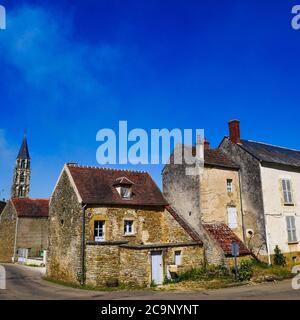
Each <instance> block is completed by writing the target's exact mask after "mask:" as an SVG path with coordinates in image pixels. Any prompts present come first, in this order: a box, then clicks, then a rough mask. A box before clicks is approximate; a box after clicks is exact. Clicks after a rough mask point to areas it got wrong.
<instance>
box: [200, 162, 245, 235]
mask: <svg viewBox="0 0 300 320" xmlns="http://www.w3.org/2000/svg"><path fill="white" fill-rule="evenodd" d="M227 179H231V180H232V183H233V192H228V191H227ZM229 207H235V208H236V210H237V222H238V226H237V228H236V229H233V231H234V233H235V234H236V235H237V236H238V237H239V238H240V239H242V240H243V238H244V235H243V220H242V210H241V202H240V184H239V173H238V171H237V170H230V169H225V168H216V167H209V166H205V169H204V173H203V176H202V179H201V219H202V222H203V223H225V224H228V214H227V209H228V208H229Z"/></svg>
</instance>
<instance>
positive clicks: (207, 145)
mask: <svg viewBox="0 0 300 320" xmlns="http://www.w3.org/2000/svg"><path fill="white" fill-rule="evenodd" d="M209 148H210V143H209V141H207V140H206V139H205V138H204V150H208V149H209Z"/></svg>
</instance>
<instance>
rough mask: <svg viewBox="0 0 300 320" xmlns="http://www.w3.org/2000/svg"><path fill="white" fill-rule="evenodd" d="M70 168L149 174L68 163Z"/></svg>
mask: <svg viewBox="0 0 300 320" xmlns="http://www.w3.org/2000/svg"><path fill="white" fill-rule="evenodd" d="M66 165H67V166H68V167H74V168H81V169H96V170H107V171H121V172H135V173H147V174H149V173H148V171H145V170H130V169H117V168H106V167H96V166H88V165H79V164H77V163H76V164H75V163H67V164H66Z"/></svg>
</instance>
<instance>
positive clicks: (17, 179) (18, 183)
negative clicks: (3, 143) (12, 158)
mask: <svg viewBox="0 0 300 320" xmlns="http://www.w3.org/2000/svg"><path fill="white" fill-rule="evenodd" d="M29 184H30V156H29V151H28V145H27V139H26V135H24V139H23V142H22V145H21V148H20V151H19V154H18V156H17V159H16V167H15V171H14V178H13V185H12V190H11V197H12V198H27V197H28V194H29Z"/></svg>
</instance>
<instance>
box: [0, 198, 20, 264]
mask: <svg viewBox="0 0 300 320" xmlns="http://www.w3.org/2000/svg"><path fill="white" fill-rule="evenodd" d="M16 220H17V215H16V212H15V210H14V208H13V206H12V204H11V202H10V201H9V202H8V203H7V205H6V206H5V208H4V210H3V212H2V214H1V216H0V262H12V257H13V255H14V242H15V232H16Z"/></svg>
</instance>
